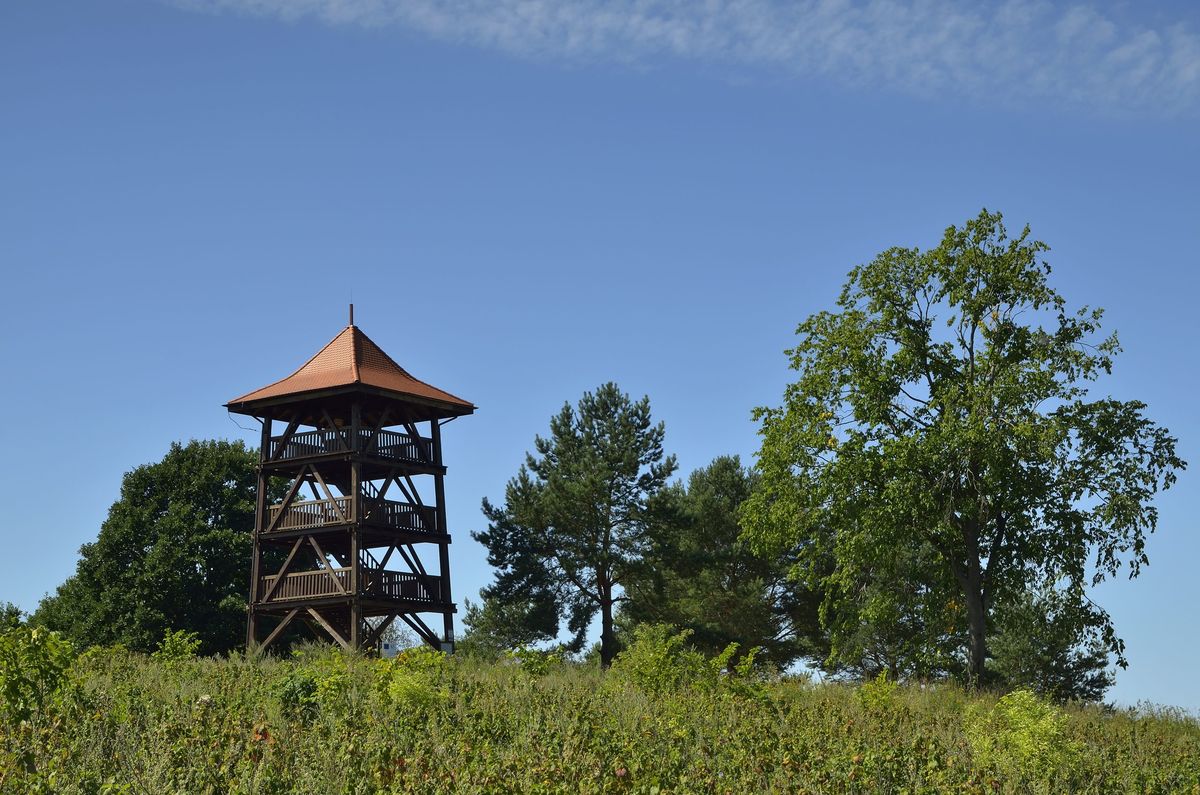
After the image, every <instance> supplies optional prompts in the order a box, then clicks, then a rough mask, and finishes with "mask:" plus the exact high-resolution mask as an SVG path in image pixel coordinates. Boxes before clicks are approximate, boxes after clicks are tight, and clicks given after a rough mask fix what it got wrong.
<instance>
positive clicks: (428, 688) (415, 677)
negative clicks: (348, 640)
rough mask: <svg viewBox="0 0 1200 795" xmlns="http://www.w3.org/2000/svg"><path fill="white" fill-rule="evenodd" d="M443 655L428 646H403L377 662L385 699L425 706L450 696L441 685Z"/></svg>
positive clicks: (412, 706) (443, 669) (443, 664)
mask: <svg viewBox="0 0 1200 795" xmlns="http://www.w3.org/2000/svg"><path fill="white" fill-rule="evenodd" d="M445 667H446V655H445V654H443V653H442V652H440V651H436V650H434V649H432V648H430V647H428V646H417V647H415V648H412V649H405V650H404V651H403V652H401V653H400V654H397V655H396V656H395V657H394V658H392V660H390V661H383V662H380V663H379V683H380V685H381V686H382V688H383V691H384V692H385V693H386V694H387V696H388V698H389V699H390V700H391V701H392V702H393V703H395V704H398V705H400V706H402V707H405V708H407V709H411V710H416V709H426V708H428V707H431V706H433V705H435V704H437V703H438V702H440V701H442V700H444V699H446V698H447V697H448V696H449V693H448V691H447V690H446V689H445V688H443V687H441V686H440V685H441V679H442V676H443V674H444V673H445Z"/></svg>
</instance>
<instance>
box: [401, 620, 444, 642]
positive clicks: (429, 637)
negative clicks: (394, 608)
mask: <svg viewBox="0 0 1200 795" xmlns="http://www.w3.org/2000/svg"><path fill="white" fill-rule="evenodd" d="M400 620H401V621H403V622H404V623H405V624H408V625H409V626H410V627H412V631H413V632H415V633H417V634H418V635H420V636H421V639H422V640H423V641H425V642H426V643H428V644H429V645H430V646H433V647H434V648H438V647H440V646H441V640H440V639H439V638H438V636H437V635H434V634H433V630H431V629H430V628H429V627H428V626H426V624H425V622H424V621H422V620H421V619H419V618H417V616H416V614H414V613H400Z"/></svg>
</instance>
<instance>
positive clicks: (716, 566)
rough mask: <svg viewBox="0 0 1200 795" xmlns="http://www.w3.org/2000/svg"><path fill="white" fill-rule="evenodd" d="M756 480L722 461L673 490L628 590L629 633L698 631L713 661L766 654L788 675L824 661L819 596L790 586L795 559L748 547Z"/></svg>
mask: <svg viewBox="0 0 1200 795" xmlns="http://www.w3.org/2000/svg"><path fill="white" fill-rule="evenodd" d="M755 479H756V475H755V473H754V471H753V470H751V469H746V468H743V467H742V465H741V460H740V459H739V458H738V457H737V456H723V457H720V458H717V459H714V460H713V462H712V463H711V464H709V465H708V466H707V467H703V468H701V469H697V470H696V471H694V472H692V474H691V476H690V477H689V478H688V480H687V484H686V486H685V485H684V484H682V483H680V484H675V485H673V486H671V487H669V488H668V489H666V490H664V492H663V493H662V494H661V496H660V498H659V499H658V500H657V503H656V505H655V514H656V518H655V530H654V532H653V533H652V534H651V545H650V548H649V550H648V551H647V553H646V556H645V565H644V566H642V567H640V568H638V569H637V570H636V571H635V572H634V576H633V577H632V578H631V579H630V580H629V582H627V584H626V586H625V593H626V596H627V597H628V601H627V602H625V603H624V604H623V605H622V607H621V613H620V619H619V622H620V624H621V625H622V626H623V627H627V626H632V625H635V624H639V623H665V624H670V625H672V626H676V627H680V628H686V629H689V630H691V631H692V635H691V637H690V640H689V642H690V643H691V645H693V646H695V647H696V648H697V649H699V650H700V651H703V652H704V653H706V654H709V655H715V654H719V653H720V652H721V651H722V650H723V649H724V648H726V647H727V646H728V645H729V644H730V643H737V644H739V645H741V646H742V647H750V646H758V647H761V648H762V649H763V656H764V658H766V659H768V660H770V661H771V662H772V663H774V664H775V665H777V666H779V667H781V668H783V667H786V666H787V665H789V664H790V663H792V662H793V661H795V660H796V659H797V658H798V657H800V656H802V655H804V656H808V657H810V658H817V659H823V658H824V657H825V656H826V655H827V654H828V647H827V644H826V643H825V642H824V637H823V636H822V633H820V628H819V622H818V616H817V610H818V607H819V603H820V600H819V598H818V597H817V596H816V595H815V594H814V593H813V592H811V591H807V590H804V589H802V588H798V587H796V584H795V583H793V582H790V581H789V580H788V571H789V569H790V567H791V564H792V563H793V561H792V560H791V559H790V558H789V557H788V556H786V555H764V554H759V553H757V552H755V551H754V550H753V549H751V548H750V546H749V544H747V543H746V542H745V541H743V540H742V538H741V535H742V526H741V522H740V521H739V519H738V515H737V511H738V508H739V507H740V506H741V504H742V503H743V502H744V501H745V500H746V499H747V498H748V497H749V496H750V494H751V492H752V490H753V486H754V482H755Z"/></svg>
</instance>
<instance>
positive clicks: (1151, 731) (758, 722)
mask: <svg viewBox="0 0 1200 795" xmlns="http://www.w3.org/2000/svg"><path fill="white" fill-rule="evenodd" d="M672 637H673V635H671V634H670V633H666V632H664V633H662V634H660V635H659V636H658V639H657V640H656V641H655V643H656V644H658V645H659V646H661V645H662V644H668V645H671V647H672V648H674V649H676V651H677V652H681V651H685V650H686V649H685V648H683V647H682V646H680V645H678V644H673V642H672V641H671V638H672ZM678 656H679V655H678V654H676V655H675V657H676V659H675V662H672V663H671V664H672V665H673V664H675V663H677V662H679V661H678ZM666 659H667V660H668V661H669V660H670V659H671V658H670V657H668V658H666ZM709 662H711V660H709ZM681 664H683V665H684V666H685V667H686V666H687V665H690V664H691V663H686V662H685V663H681ZM736 667H738V666H735V668H736ZM725 668H726V667H725V666H724V665H723V664H718V665H716V666H712V667H709V668H707V669H705V668H703V667H701V666H697V667H696V668H695V669H693V670H694V672H695V673H696V676H698V677H699V678H700V681H706V682H708V683H709V684H702V685H684V686H681V687H677V688H672V687H663V688H651V689H649V690H647V689H643V688H641V687H639V686H638V685H636V684H634V683H633V682H631V681H630V680H628V679H625V678H623V676H622V675H621V674H620V673H619V666H617V665H614V667H613V670H611V671H610V672H608V673H602V672H601V670H600V669H599V668H598V667H594V666H592V667H583V666H577V665H573V664H570V663H564V664H562V665H557V666H555V667H554V668H553V670H551V671H550V672H548V673H547V674H546V675H545V676H542V677H538V678H534V677H531V676H529V675H528V674H527V673H525V672H524V671H522V670H520V669H519V668H518V667H517V666H515V665H512V664H509V663H507V662H501V663H498V664H482V663H480V662H479V661H477V660H464V659H461V658H457V657H445V656H443V655H440V654H438V653H436V652H434V651H432V650H428V651H425V650H422V651H420V652H415V653H414V654H412V655H408V656H407V657H404V658H402V659H399V660H398V661H393V660H378V659H371V658H366V657H362V656H358V655H352V654H345V653H342V652H340V651H333V650H330V649H328V648H322V649H316V648H309V649H305V650H303V652H302V653H301V654H299V655H296V656H293V657H290V658H286V659H278V658H272V657H260V658H252V657H241V656H237V655H234V656H231V657H229V658H227V659H220V658H213V657H197V658H192V659H183V660H179V661H176V662H174V663H172V664H170V665H167V664H165V663H164V662H163V661H161V660H156V659H152V658H150V657H147V656H144V655H141V654H138V653H131V652H127V651H124V650H119V649H117V650H112V649H96V650H92V651H90V652H88V653H87V654H84V655H81V656H79V657H77V658H76V659H75V661H74V662H73V663H71V665H70V668H69V669H68V670H67V673H66V674H65V676H64V677H63V678H62V679H61V680H60V685H59V687H58V691H57V695H56V696H54V697H52V698H49V699H47V700H46V701H45V703H44V705H43V706H42V707H41V708H40V709H37V710H34V713H33V714H34V715H35V716H36V717H37V720H38V723H39V727H40V728H38V730H36V731H34V730H32V729H31V728H29V726H28V724H25V725H24V728H23V727H22V726H19V725H18V726H14V725H13V724H10V723H7V722H4V723H0V792H5V793H8V792H14V793H16V792H20V793H27V792H29V793H41V792H45V793H51V792H52V793H58V794H61V795H82V794H83V793H87V794H88V795H92V794H93V793H98V792H121V791H127V792H132V793H147V792H153V793H159V792H162V793H193V792H194V793H230V794H231V795H241V794H245V795H249V793H256V794H261V793H268V794H269V795H284V794H285V793H313V792H320V793H356V794H357V795H368V794H370V793H439V792H465V793H473V792H486V793H496V792H531V793H585V794H586V793H603V792H643V793H645V792H653V791H654V790H655V788H657V789H658V791H659V792H660V793H666V792H712V793H718V792H719V793H724V792H820V793H830V794H831V795H837V794H838V793H860V794H861V793H871V792H896V793H899V792H908V793H923V794H924V795H934V794H935V793H943V792H957V793H964V794H967V793H969V794H971V795H984V793H992V792H1007V793H1019V792H1031V791H1032V792H1037V791H1043V792H1073V793H1077V794H1078V795H1088V794H1091V793H1111V792H1155V793H1158V792H1161V793H1168V792H1171V793H1174V792H1192V791H1194V788H1196V787H1198V786H1200V724H1198V723H1197V721H1196V720H1195V719H1194V718H1189V717H1187V716H1183V715H1180V714H1177V713H1173V712H1171V711H1145V712H1134V711H1130V710H1116V711H1109V710H1102V709H1099V708H1094V707H1078V706H1068V707H1067V708H1064V709H1062V710H1060V711H1055V712H1051V713H1049V714H1050V715H1052V716H1054V717H1053V719H1052V720H1050V721H1047V720H1045V719H1044V714H1045V713H1043V712H1042V711H1041V710H1042V708H1043V707H1042V705H1040V702H1036V701H1035V704H1039V706H1037V707H1036V708H1031V709H1024V708H1021V710H1009V709H1007V707H1005V708H1000V707H998V708H997V709H995V710H993V709H992V707H993V705H994V704H995V700H994V699H993V698H991V697H987V696H983V697H978V696H972V695H969V694H967V693H964V692H963V691H961V690H959V689H957V688H954V687H951V686H938V687H932V688H929V689H924V690H922V689H918V688H915V687H906V686H903V685H899V686H896V685H890V687H889V691H890V693H891V695H890V697H889V698H890V703H888V704H886V705H885V704H883V703H882V702H880V703H872V704H871V705H868V704H864V702H863V698H862V696H861V695H860V693H861V692H862V690H860V689H855V688H850V687H846V686H843V685H839V684H832V685H829V684H827V685H818V686H813V685H811V684H808V683H797V682H794V681H791V680H786V679H783V680H777V679H757V680H755V683H756V685H757V688H758V690H759V693H758V694H757V695H754V694H743V693H742V692H740V691H739V690H738V689H737V688H736V687H733V686H732V684H731V680H732V682H737V681H738V680H737V677H730V676H729V675H728V673H726V672H724V669H725ZM398 672H404V673H406V674H412V675H414V676H415V677H416V678H418V680H419V681H420V682H423V683H425V684H424V686H427V687H429V688H432V689H433V692H435V693H436V695H435V696H433V697H428V696H427V695H421V696H417V697H416V698H413V697H410V692H411V691H410V690H409V689H408V688H407V686H400V687H391V685H392V684H393V683H394V682H395V681H396V675H397V673H398ZM322 679H325V680H327V682H329V683H330V685H329V686H327V688H326V689H327V690H328V691H329V693H328V696H329V697H328V698H325V697H322V698H320V699H318V698H317V695H316V694H317V691H318V687H319V685H318V682H319V681H321V680H322ZM333 683H336V684H333ZM426 692H428V691H426ZM1010 701H1011V699H1010ZM1006 703H1008V702H1006ZM973 705H978V706H973ZM1014 716H1016V717H1014ZM1047 725H1048V726H1049V727H1050V728H1049V730H1046V729H1045V728H1043V727H1045V726H1047ZM1055 732H1057V737H1058V741H1057V742H1059V743H1060V744H1061V745H1062V746H1063V747H1069V748H1071V749H1078V751H1077V752H1076V751H1075V750H1072V751H1071V752H1069V753H1067V754H1066V756H1065V758H1064V757H1063V756H1062V755H1059V756H1058V757H1056V756H1055V755H1054V754H1053V753H1051V754H1049V755H1048V756H1039V754H1040V753H1041V752H1040V751H1038V750H1036V749H1038V748H1039V747H1041V746H1042V745H1044V744H1045V739H1046V738H1047V737H1053V736H1055ZM969 733H970V734H969ZM972 735H977V736H978V737H980V738H983V743H982V744H981V745H980V748H981V751H982V754H983V755H984V756H985V757H986V755H987V754H988V753H992V754H993V756H992V757H987V761H986V762H984V761H981V759H980V758H977V755H976V752H975V751H974V750H973V748H972V740H971V736H972ZM1022 737H1028V738H1032V741H1030V742H1026V740H1024V739H1021V738H1022ZM1014 738H1015V739H1014ZM1039 743H1040V744H1041V745H1039ZM1024 748H1031V749H1034V750H1032V751H1028V752H1026V751H1024V750H1019V749H1024ZM989 749H994V750H989ZM1010 749H1018V750H1015V751H1013V750H1010ZM1005 754H1011V755H1013V756H1014V758H1021V759H1026V760H1037V759H1039V758H1041V759H1044V760H1047V761H1045V762H1044V764H1045V766H1041V765H1040V764H1039V763H1038V762H1037V761H1027V762H1023V763H1019V764H1018V763H1016V762H1013V763H1012V764H1009V760H1007V759H1006V758H1004V755H1005ZM1022 754H1023V756H1022ZM1006 765H1007V766H1006Z"/></svg>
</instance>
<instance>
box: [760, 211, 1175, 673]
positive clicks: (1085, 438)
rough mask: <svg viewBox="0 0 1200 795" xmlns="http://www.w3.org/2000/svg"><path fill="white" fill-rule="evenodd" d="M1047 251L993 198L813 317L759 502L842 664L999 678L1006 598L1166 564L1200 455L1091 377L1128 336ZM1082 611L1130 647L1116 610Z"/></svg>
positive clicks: (869, 270)
mask: <svg viewBox="0 0 1200 795" xmlns="http://www.w3.org/2000/svg"><path fill="white" fill-rule="evenodd" d="M1046 250H1047V247H1046V246H1045V244H1043V243H1041V242H1038V241H1034V240H1032V239H1031V238H1030V237H1029V230H1028V229H1025V230H1023V231H1022V232H1021V233H1020V234H1019V235H1017V236H1016V237H1014V238H1010V237H1009V236H1008V233H1007V230H1006V229H1005V227H1004V224H1003V222H1002V218H1001V216H1000V215H999V214H998V213H989V212H987V211H984V212H982V213H980V215H979V216H978V217H977V218H974V219H972V220H970V221H968V222H967V223H966V224H965V225H963V226H962V227H950V228H949V229H947V230H946V233H945V235H944V236H943V238H942V241H941V243H940V245H938V246H937V247H936V248H933V249H931V250H929V251H920V250H918V249H915V248H912V249H909V248H892V249H889V250H887V251H885V252H883V253H882V254H880V255H879V256H878V257H876V258H875V260H874V261H872V262H870V263H868V264H866V265H863V266H860V267H856V268H854V269H853V270H852V271H851V272H850V276H849V280H848V281H847V283H846V285H845V287H844V288H843V290H842V293H841V295H840V297H839V298H838V302H837V310H836V311H832V312H820V313H817V314H815V315H812V316H811V317H809V318H808V319H807V320H805V321H804V322H803V323H801V324H800V326H799V328H798V329H797V335H798V336H799V340H798V342H797V344H796V347H795V348H793V349H792V350H790V351H789V352H788V354H789V356H790V357H791V366H792V368H793V369H794V370H796V371H797V373H798V378H797V381H796V382H795V383H793V384H791V385H790V386H788V387H787V389H786V391H785V394H784V403H783V405H782V406H780V407H778V408H761V409H758V410H757V411H756V415H755V416H756V417H757V419H758V420H759V421H760V422H761V431H760V432H761V434H762V447H761V450H760V453H759V459H758V460H759V467H760V471H761V480H760V482H759V484H758V488H756V490H755V493H754V495H753V496H752V497H751V498H750V499H749V500H748V501H747V502H746V503H745V506H744V508H743V511H742V517H743V520H744V522H745V525H746V529H747V532H748V533H749V535H750V536H751V537H752V538H753V540H754V541H755V543H756V544H757V546H758V548H760V549H761V550H763V551H764V552H774V553H784V554H792V555H795V557H796V565H795V567H794V574H795V576H796V578H797V579H798V581H800V582H802V583H804V584H805V585H806V586H807V587H809V588H811V589H813V590H814V591H818V592H820V593H821V594H823V597H824V601H823V604H822V609H821V620H822V622H823V624H824V626H825V627H826V628H827V629H828V630H829V632H830V636H831V641H832V649H831V654H830V664H831V666H836V665H839V664H843V665H849V666H851V667H855V666H859V667H862V668H869V666H867V665H864V662H863V661H864V659H865V658H867V657H869V656H870V655H875V657H876V659H877V660H878V661H879V662H884V663H886V667H887V668H888V669H891V670H893V672H899V673H902V674H905V675H914V676H928V675H933V674H937V673H939V671H942V670H948V671H952V670H953V668H954V663H955V661H956V660H964V661H965V662H966V678H967V679H968V680H969V681H972V682H978V681H979V680H980V679H982V678H983V677H984V676H985V673H986V672H985V664H986V660H987V654H988V649H987V635H988V632H989V630H990V628H991V627H992V626H993V625H994V623H995V622H994V615H993V613H994V610H995V608H996V606H998V605H1001V604H1005V603H1007V602H1010V601H1012V600H1015V599H1017V598H1019V597H1020V595H1021V594H1023V593H1025V592H1026V591H1028V590H1031V589H1034V590H1036V589H1039V588H1048V587H1053V586H1054V585H1055V584H1058V583H1064V584H1065V587H1067V588H1069V589H1071V590H1072V591H1073V592H1075V593H1082V592H1083V590H1084V589H1085V588H1086V587H1087V586H1089V585H1094V584H1095V583H1096V582H1099V581H1100V580H1102V579H1104V578H1106V577H1110V576H1113V575H1115V574H1116V573H1117V572H1118V571H1120V570H1121V569H1122V568H1124V569H1125V570H1127V571H1128V573H1129V574H1130V576H1135V575H1137V573H1138V572H1139V571H1140V569H1141V567H1142V566H1143V565H1145V564H1146V563H1147V562H1148V558H1147V556H1146V552H1145V543H1146V538H1147V536H1148V535H1149V534H1150V533H1151V532H1153V531H1154V529H1155V526H1156V524H1157V520H1158V514H1157V511H1156V510H1155V508H1154V505H1153V498H1154V496H1155V494H1156V493H1157V492H1158V491H1159V490H1160V489H1165V488H1168V487H1170V486H1171V485H1172V484H1173V483H1174V482H1175V478H1176V473H1177V472H1178V471H1179V470H1181V469H1183V468H1184V467H1185V466H1186V464H1185V462H1184V461H1182V460H1181V459H1180V458H1179V457H1178V456H1177V455H1176V452H1175V450H1176V440H1175V439H1174V438H1173V437H1172V436H1171V435H1170V434H1169V433H1168V431H1167V430H1166V429H1164V428H1162V427H1160V426H1158V425H1156V424H1155V423H1153V422H1152V421H1151V420H1150V419H1149V418H1148V417H1147V416H1146V414H1145V409H1146V406H1145V404H1143V403H1141V402H1139V401H1136V400H1132V401H1124V402H1123V401H1118V400H1115V399H1112V398H1108V397H1102V398H1099V399H1096V398H1094V397H1093V396H1092V395H1091V393H1090V392H1089V389H1090V387H1089V385H1090V383H1091V382H1093V381H1097V380H1099V379H1100V378H1101V377H1102V376H1104V375H1107V374H1108V373H1110V371H1111V369H1112V363H1113V358H1114V357H1115V356H1116V354H1117V353H1118V352H1119V351H1120V346H1119V345H1118V344H1117V340H1116V338H1115V336H1108V337H1101V336H1099V335H1100V320H1101V316H1102V313H1101V312H1100V311H1099V310H1092V309H1089V308H1087V307H1083V308H1081V309H1079V310H1078V311H1071V310H1069V309H1068V307H1067V303H1066V301H1065V299H1064V298H1063V297H1062V296H1061V295H1059V294H1058V292H1056V291H1055V290H1054V288H1053V287H1052V286H1051V285H1050V282H1049V278H1048V277H1049V273H1050V268H1049V266H1048V265H1046V264H1045V262H1044V261H1042V256H1043V254H1044V252H1045V251H1046ZM1083 617H1084V618H1086V619H1088V620H1090V621H1092V622H1093V624H1092V626H1093V628H1094V629H1095V630H1096V631H1097V632H1099V634H1100V636H1101V637H1102V638H1103V640H1104V643H1105V645H1106V646H1107V648H1108V650H1109V651H1111V652H1113V653H1115V654H1116V655H1117V660H1118V663H1121V664H1123V663H1124V660H1123V659H1122V657H1121V652H1122V649H1123V645H1122V643H1121V641H1120V640H1119V638H1117V636H1116V634H1115V631H1114V628H1113V626H1112V623H1111V621H1110V620H1109V617H1108V615H1107V614H1105V613H1103V612H1102V611H1096V612H1092V613H1090V614H1088V615H1086V616H1083ZM864 628H865V629H866V630H867V631H865V632H864V631H863V630H864Z"/></svg>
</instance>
